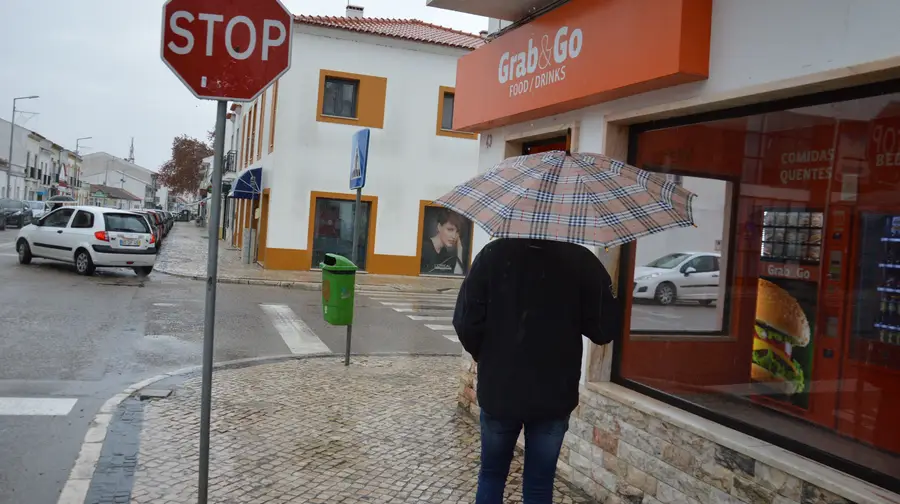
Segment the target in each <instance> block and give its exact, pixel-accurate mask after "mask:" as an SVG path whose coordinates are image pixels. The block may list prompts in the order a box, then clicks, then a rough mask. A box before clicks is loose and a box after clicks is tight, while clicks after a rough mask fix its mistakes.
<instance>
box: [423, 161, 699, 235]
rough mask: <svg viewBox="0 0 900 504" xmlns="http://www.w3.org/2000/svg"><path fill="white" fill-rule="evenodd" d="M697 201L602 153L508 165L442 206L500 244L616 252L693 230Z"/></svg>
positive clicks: (455, 193) (468, 184)
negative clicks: (556, 244) (528, 241)
mask: <svg viewBox="0 0 900 504" xmlns="http://www.w3.org/2000/svg"><path fill="white" fill-rule="evenodd" d="M694 196H695V194H694V193H692V192H690V191H688V190H686V189H684V188H683V187H681V186H679V185H677V184H675V183H673V182H669V181H667V180H666V177H665V176H664V175H660V174H657V173H651V172H648V171H644V170H641V169H639V168H635V167H633V166H629V165H627V164H625V163H622V162H620V161H616V160H613V159H610V158H608V157H606V156H603V155H600V154H588V153H582V154H567V153H565V152H561V151H552V152H544V153H541V154H532V155H530V156H519V157H514V158H510V159H507V160H506V161H503V162H502V163H500V164H499V165H497V166H495V167H494V168H493V169H491V170H489V171H488V172H487V173H484V174H482V175H479V176H477V177H475V178H473V179H472V180H470V181H468V182H466V183H464V184H461V185H459V186H457V187H456V188H455V189H454V190H453V191H451V192H450V193H448V194H446V195H444V196H442V197H441V198H439V199H438V200H437V201H435V204H437V205H440V206H443V207H446V208H449V209H451V210H454V211H455V212H457V213H460V214H462V215H464V216H466V217H468V218H469V219H472V220H473V221H475V222H477V223H478V224H479V225H481V227H483V228H484V229H485V230H486V231H487V232H488V233H489V234H490V235H491V236H492V237H494V238H535V239H543V240H555V241H566V242H573V243H581V244H584V245H595V246H601V247H613V246H616V245H621V244H623V243H627V242H630V241H634V240H636V239H638V238H640V237H641V236H646V235H649V234H653V233H658V232H660V231H664V230H666V229H670V228H675V227H687V226H692V225H694V220H693V215H692V211H691V201H692V199H693V198H694Z"/></svg>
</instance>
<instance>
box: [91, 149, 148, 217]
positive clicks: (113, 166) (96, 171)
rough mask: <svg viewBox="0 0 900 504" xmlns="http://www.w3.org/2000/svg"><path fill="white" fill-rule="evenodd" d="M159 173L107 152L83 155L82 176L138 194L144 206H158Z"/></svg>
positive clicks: (94, 181) (99, 183) (93, 182)
mask: <svg viewBox="0 0 900 504" xmlns="http://www.w3.org/2000/svg"><path fill="white" fill-rule="evenodd" d="M156 177H157V173H156V172H155V171H153V170H150V169H147V168H144V167H143V166H138V165H136V164H134V163H131V162H129V161H126V160H124V159H121V158H118V157H116V156H113V155H112V154H109V153H106V152H94V153H91V154H86V155H84V156H83V162H82V178H83V179H84V180H85V181H86V182H89V183H91V184H95V185H103V186H108V187H117V188H119V189H124V190H126V191H128V192H129V193H131V194H134V195H137V196H138V197H139V198H141V200H142V201H143V207H144V208H156V205H159V204H160V202H161V201H162V200H161V199H159V197H158V194H157V193H158V190H159V184H158V183H157V181H156Z"/></svg>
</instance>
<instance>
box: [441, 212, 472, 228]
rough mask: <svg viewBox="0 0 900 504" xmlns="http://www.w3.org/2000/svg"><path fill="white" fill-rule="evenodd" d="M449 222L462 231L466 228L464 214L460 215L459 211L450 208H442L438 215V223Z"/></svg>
mask: <svg viewBox="0 0 900 504" xmlns="http://www.w3.org/2000/svg"><path fill="white" fill-rule="evenodd" d="M448 222H449V223H450V224H453V225H454V226H456V229H458V230H460V231H462V230H463V229H465V219H463V216H462V215H459V214H458V213H456V212H453V211H450V210H443V209H442V210H440V211H439V212H438V216H437V223H438V225H439V226H443V225H444V224H446V223H448Z"/></svg>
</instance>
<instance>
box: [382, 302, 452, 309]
mask: <svg viewBox="0 0 900 504" xmlns="http://www.w3.org/2000/svg"><path fill="white" fill-rule="evenodd" d="M380 303H381V304H383V305H384V306H400V307H404V308H412V307H418V308H420V309H425V308H453V307H454V306H455V305H452V304H440V303H406V302H404V303H395V302H387V301H380Z"/></svg>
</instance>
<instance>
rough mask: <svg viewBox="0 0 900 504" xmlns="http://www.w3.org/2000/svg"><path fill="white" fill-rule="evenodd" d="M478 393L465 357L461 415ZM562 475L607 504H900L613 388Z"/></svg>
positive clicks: (582, 425)
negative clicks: (853, 503)
mask: <svg viewBox="0 0 900 504" xmlns="http://www.w3.org/2000/svg"><path fill="white" fill-rule="evenodd" d="M476 387H477V373H476V367H475V363H474V362H473V361H472V358H471V356H469V355H468V354H466V355H464V356H463V359H462V373H461V382H460V389H459V407H460V408H461V409H462V410H464V411H466V412H468V413H470V414H472V415H475V416H476V418H477V416H478V414H479V413H480V408H479V406H478V401H477V399H476V396H475V389H476ZM520 445H521V438H520ZM557 467H558V475H559V476H560V477H562V478H563V479H564V480H566V481H567V482H568V483H570V484H572V485H574V486H576V487H578V488H580V489H581V490H584V491H585V492H586V493H587V494H588V495H590V496H592V497H593V498H594V499H596V500H597V501H598V502H602V503H604V504H620V503H625V504H848V503H852V502H855V503H859V504H900V496H898V495H896V494H893V493H890V492H888V491H886V490H884V489H880V488H878V487H874V486H872V485H869V484H868V483H865V482H863V481H860V480H858V479H856V478H852V477H850V476H848V475H846V474H843V473H840V472H838V471H835V470H833V469H830V468H828V467H826V466H823V465H821V464H818V463H815V462H812V461H809V460H808V459H804V458H802V457H800V456H798V455H796V454H793V453H791V452H788V451H785V450H782V449H780V448H777V447H774V446H772V445H769V444H767V443H765V442H763V441H760V440H757V439H755V438H751V437H749V436H746V435H744V434H742V433H740V432H737V431H732V430H731V429H728V428H726V427H723V426H721V425H719V424H715V423H712V422H710V421H708V420H706V419H703V418H700V417H697V416H696V415H692V414H690V413H687V412H684V411H682V410H678V409H677V408H674V407H672V406H669V405H667V404H665V403H662V402H660V401H656V400H654V399H652V398H649V397H647V396H644V395H642V394H638V393H637V392H634V391H632V390H629V389H625V388H624V387H621V386H618V385H615V384H611V383H603V384H588V385H587V387H585V388H582V390H581V404H580V405H579V406H578V408H577V409H576V410H575V412H574V413H573V414H572V417H571V419H570V422H569V432H567V433H566V438H565V441H564V443H563V448H562V452H561V453H560V457H559V462H558V463H557Z"/></svg>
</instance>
